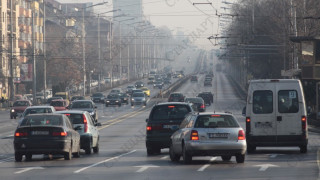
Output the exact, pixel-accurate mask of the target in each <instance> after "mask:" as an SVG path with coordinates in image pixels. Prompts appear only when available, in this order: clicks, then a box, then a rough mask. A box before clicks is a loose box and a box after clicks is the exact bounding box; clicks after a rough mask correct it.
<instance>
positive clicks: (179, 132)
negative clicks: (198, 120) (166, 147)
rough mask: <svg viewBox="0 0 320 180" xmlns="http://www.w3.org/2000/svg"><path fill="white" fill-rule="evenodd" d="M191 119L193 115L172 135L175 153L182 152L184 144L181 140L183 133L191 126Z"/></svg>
mask: <svg viewBox="0 0 320 180" xmlns="http://www.w3.org/2000/svg"><path fill="white" fill-rule="evenodd" d="M190 119H191V115H188V116H187V117H186V118H185V119H184V120H183V121H182V122H181V124H180V126H179V129H178V130H177V131H176V132H175V133H174V134H173V135H172V138H171V140H172V145H173V149H174V152H181V150H182V148H181V146H182V144H181V139H182V136H183V132H184V131H185V130H184V128H185V127H186V126H187V125H188V124H189V121H190Z"/></svg>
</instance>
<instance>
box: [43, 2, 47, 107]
mask: <svg viewBox="0 0 320 180" xmlns="http://www.w3.org/2000/svg"><path fill="white" fill-rule="evenodd" d="M42 3H43V101H44V102H47V101H46V100H47V93H46V89H47V55H46V5H45V3H44V1H43V2H42Z"/></svg>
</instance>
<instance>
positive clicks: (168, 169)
mask: <svg viewBox="0 0 320 180" xmlns="http://www.w3.org/2000/svg"><path fill="white" fill-rule="evenodd" d="M199 77H200V78H199V81H198V83H191V82H189V81H188V82H187V83H186V84H184V85H183V86H182V87H181V88H180V89H179V90H178V91H179V92H183V93H184V94H185V95H186V96H187V97H191V96H194V95H196V94H197V93H199V92H201V91H213V92H214V93H215V103H214V104H213V105H211V106H209V107H207V111H229V112H232V113H233V114H235V116H236V117H237V118H238V120H239V122H240V124H241V126H242V127H245V124H244V122H245V121H244V118H243V117H242V116H241V111H242V107H243V106H244V104H245V103H244V101H243V100H241V99H239V97H238V96H237V95H236V92H235V90H234V88H233V87H232V85H231V83H230V82H229V80H228V78H227V77H226V75H225V74H223V73H216V75H215V77H214V80H213V85H214V86H213V88H212V87H203V80H204V75H201V76H199ZM165 100H166V99H163V101H165ZM156 101H159V99H151V100H150V101H149V104H148V105H147V106H146V107H141V106H137V107H133V108H132V107H131V106H130V105H125V106H122V107H120V108H116V107H115V108H107V109H106V108H105V107H104V106H103V105H99V108H98V109H99V113H100V119H99V121H100V122H101V123H102V124H103V126H101V127H100V152H99V153H98V154H92V155H85V153H84V151H81V157H80V158H73V159H72V160H70V161H65V160H63V158H62V157H61V156H54V157H52V158H48V157H44V156H42V155H37V156H34V157H33V160H32V161H31V162H26V161H24V160H23V161H22V162H19V163H17V162H14V159H13V147H12V141H13V138H12V137H5V136H1V137H2V139H1V140H0V145H1V148H0V151H1V154H0V173H1V179H19V180H23V179H32V180H42V179H46V180H60V179H75V180H82V179H83V180H90V179H92V180H97V179H117V180H120V179H130V180H135V179H137V180H153V179H155V180H156V179H191V178H192V179H203V180H216V179H259V180H260V179H279V180H280V179H318V177H319V169H318V164H317V159H318V148H319V134H316V133H311V132H309V147H308V148H309V151H308V153H307V154H300V153H299V149H298V148H291V147H289V148H258V149H257V153H255V154H250V155H247V156H246V161H245V163H244V164H237V163H236V162H235V158H234V157H233V158H232V159H231V161H230V162H223V161H222V160H221V158H220V157H196V158H193V162H192V163H191V164H190V165H184V164H183V163H182V162H178V163H172V162H171V161H170V159H169V155H168V149H163V150H162V152H161V154H159V155H154V156H147V153H146V148H145V125H146V123H145V120H146V118H148V114H149V112H150V108H151V107H152V104H154V103H155V102H156ZM0 115H1V119H5V118H6V117H7V118H6V119H5V120H1V121H0V123H1V128H0V132H2V131H4V129H5V128H7V129H8V126H12V127H14V123H13V122H12V123H10V120H9V118H8V112H0ZM2 127H4V128H2ZM11 133H12V132H11Z"/></svg>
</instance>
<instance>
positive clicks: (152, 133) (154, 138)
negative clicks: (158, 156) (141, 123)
mask: <svg viewBox="0 0 320 180" xmlns="http://www.w3.org/2000/svg"><path fill="white" fill-rule="evenodd" d="M191 112H193V110H192V107H191V105H190V104H188V103H180V102H174V103H159V104H157V105H155V106H153V108H152V110H151V111H150V115H149V118H148V119H147V120H146V122H147V127H146V131H147V132H146V147H147V154H148V155H151V154H154V153H160V152H161V149H163V148H169V147H170V137H171V135H172V134H173V133H174V132H175V131H176V130H177V129H179V126H180V123H181V122H182V120H183V119H184V118H185V116H186V115H187V114H188V113H191Z"/></svg>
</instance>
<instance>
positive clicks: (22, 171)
mask: <svg viewBox="0 0 320 180" xmlns="http://www.w3.org/2000/svg"><path fill="white" fill-rule="evenodd" d="M20 169H22V170H21V171H17V172H15V174H21V173H24V172H27V171H31V170H34V169H44V168H43V167H28V168H20Z"/></svg>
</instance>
